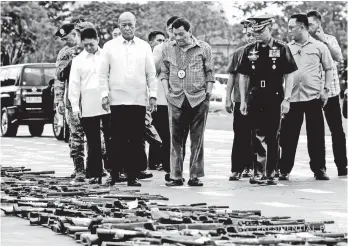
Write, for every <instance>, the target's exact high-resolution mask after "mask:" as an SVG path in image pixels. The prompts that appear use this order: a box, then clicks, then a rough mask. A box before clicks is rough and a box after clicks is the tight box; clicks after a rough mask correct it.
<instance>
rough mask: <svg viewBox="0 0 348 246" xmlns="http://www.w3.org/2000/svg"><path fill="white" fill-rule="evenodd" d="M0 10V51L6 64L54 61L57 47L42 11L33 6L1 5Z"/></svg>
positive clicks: (58, 44) (35, 4) (39, 7)
mask: <svg viewBox="0 0 348 246" xmlns="http://www.w3.org/2000/svg"><path fill="white" fill-rule="evenodd" d="M1 7H2V8H1V29H2V33H1V39H2V50H4V51H5V53H7V54H8V55H9V64H18V63H23V62H53V61H55V58H56V55H57V53H58V50H59V49H60V48H61V44H60V43H59V41H57V39H56V38H55V37H54V33H55V31H56V29H57V28H56V27H55V26H54V25H53V24H52V22H50V20H49V18H48V15H47V12H46V10H45V9H44V8H43V7H41V6H39V5H38V3H37V2H2V3H1ZM9 64H5V63H4V64H2V65H9Z"/></svg>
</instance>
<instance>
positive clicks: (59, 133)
mask: <svg viewBox="0 0 348 246" xmlns="http://www.w3.org/2000/svg"><path fill="white" fill-rule="evenodd" d="M57 114H58V113H55V114H54V116H53V122H52V130H53V134H54V136H55V138H56V139H57V140H63V139H64V127H62V126H58V118H57Z"/></svg>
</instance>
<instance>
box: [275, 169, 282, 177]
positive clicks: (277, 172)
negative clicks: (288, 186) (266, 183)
mask: <svg viewBox="0 0 348 246" xmlns="http://www.w3.org/2000/svg"><path fill="white" fill-rule="evenodd" d="M280 176H281V174H280V170H277V171H275V174H274V177H275V178H279V177H280Z"/></svg>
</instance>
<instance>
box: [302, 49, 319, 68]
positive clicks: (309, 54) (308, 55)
mask: <svg viewBox="0 0 348 246" xmlns="http://www.w3.org/2000/svg"><path fill="white" fill-rule="evenodd" d="M303 53H304V54H303V55H305V59H304V60H303V61H304V62H305V64H307V65H319V64H320V57H319V52H318V50H317V49H315V48H308V49H305V50H304V51H303Z"/></svg>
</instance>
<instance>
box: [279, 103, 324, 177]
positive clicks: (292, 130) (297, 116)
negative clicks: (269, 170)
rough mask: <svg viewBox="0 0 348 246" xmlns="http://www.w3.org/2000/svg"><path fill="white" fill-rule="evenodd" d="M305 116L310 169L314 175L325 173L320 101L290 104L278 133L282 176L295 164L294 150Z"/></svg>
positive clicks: (322, 118) (322, 121)
mask: <svg viewBox="0 0 348 246" xmlns="http://www.w3.org/2000/svg"><path fill="white" fill-rule="evenodd" d="M304 115H306V130H307V142H308V143H307V147H308V154H309V157H310V162H309V165H310V168H311V170H312V171H313V173H314V174H316V175H321V174H323V173H324V172H325V171H326V167H325V129H324V117H323V111H322V101H321V99H314V100H311V101H307V102H292V103H290V111H289V112H288V113H287V114H286V116H285V118H284V120H283V124H282V129H281V133H280V145H281V148H282V155H281V159H280V162H279V168H280V172H281V173H282V174H287V173H290V172H291V170H292V168H293V167H294V163H295V155H296V149H297V145H298V139H299V136H300V131H301V126H302V123H303V116H304Z"/></svg>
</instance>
